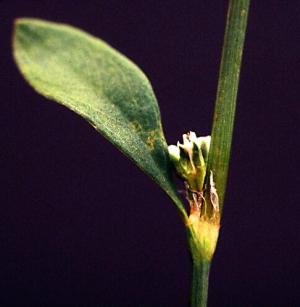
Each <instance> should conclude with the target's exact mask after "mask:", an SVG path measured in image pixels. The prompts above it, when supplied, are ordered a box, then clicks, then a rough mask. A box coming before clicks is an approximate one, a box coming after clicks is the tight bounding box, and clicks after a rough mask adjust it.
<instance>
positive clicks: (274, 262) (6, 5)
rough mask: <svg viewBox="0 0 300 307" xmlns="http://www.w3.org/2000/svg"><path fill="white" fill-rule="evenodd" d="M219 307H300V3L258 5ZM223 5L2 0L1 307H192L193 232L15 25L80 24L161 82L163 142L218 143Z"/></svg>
mask: <svg viewBox="0 0 300 307" xmlns="http://www.w3.org/2000/svg"><path fill="white" fill-rule="evenodd" d="M252 2H253V3H252V7H251V10H250V16H249V26H248V33H247V39H246V45H245V48H246V49H245V53H244V60H243V67H242V73H241V80H240V90H239V96H238V107H237V114H236V125H235V132H234V142H233V148H232V159H231V168H230V176H229V183H228V190H227V192H228V194H227V198H226V204H225V211H224V216H223V220H222V231H221V236H220V240H219V245H218V248H217V251H216V255H215V258H214V262H213V266H212V271H211V277H210V292H209V306H297V305H298V306H299V305H300V297H299V296H300V294H299V286H300V283H299V278H298V276H299V274H300V268H299V243H300V240H299V230H300V227H299V211H300V210H299V206H300V203H299V196H300V195H299V180H298V176H297V175H298V166H299V165H297V160H296V158H297V157H298V154H299V151H298V146H299V134H298V133H297V132H296V124H297V123H298V121H299V109H298V108H297V107H298V103H299V102H298V101H299V94H298V92H299V79H298V78H297V73H298V72H299V65H298V64H299V54H300V48H299V47H300V44H299V38H300V29H299V17H300V2H299V1H289V2H285V1H252ZM226 9H227V1H104V0H103V1H58V0H51V1H16V0H15V1H12V0H10V1H6V0H4V1H3V0H2V1H1V2H0V20H1V26H0V38H1V52H0V55H1V57H0V78H1V83H0V84H1V115H0V116H1V132H0V135H1V140H2V144H3V145H2V147H1V175H2V176H1V177H2V178H1V179H2V183H1V196H2V197H1V198H2V200H1V206H0V247H1V250H0V260H1V262H0V303H1V304H2V305H4V304H8V303H18V304H21V303H23V304H25V303H26V304H42V303H52V304H54V303H73V304H75V303H76V304H80V303H81V304H99V305H102V306H186V305H187V304H188V298H189V283H190V281H189V276H190V270H191V267H190V258H189V254H188V251H187V248H186V241H185V240H186V237H185V232H184V228H183V226H182V224H181V221H180V220H179V218H178V215H177V212H176V210H175V209H174V207H173V206H172V204H171V203H170V201H169V200H168V198H167V196H166V195H165V194H164V192H162V191H161V190H160V189H159V188H158V187H157V186H156V185H155V184H154V183H153V182H151V180H149V178H148V177H146V176H145V175H144V174H143V173H142V172H141V171H140V170H139V169H137V167H135V166H134V165H133V164H132V163H131V162H130V161H129V160H127V159H126V158H125V157H124V156H122V155H121V154H120V153H119V152H118V150H116V149H115V148H114V147H113V146H112V145H111V144H110V143H108V142H107V141H106V140H105V139H104V138H103V137H102V136H100V135H98V134H97V132H96V131H95V130H94V129H93V128H91V127H90V126H89V125H88V124H87V123H86V122H85V121H84V120H82V119H80V118H79V117H78V116H77V115H75V114H73V113H72V112H70V111H68V110H67V109H64V108H63V107H61V106H59V105H57V104H55V103H53V102H48V101H47V99H45V98H43V97H41V96H39V95H38V94H36V93H35V92H34V91H33V90H32V89H31V88H30V87H29V86H28V85H27V84H26V83H25V81H24V80H23V79H22V77H21V76H20V74H19V72H18V71H17V69H16V66H15V65H14V62H13V59H12V56H11V31H12V23H13V19H14V18H16V17H25V16H26V17H38V18H43V19H48V20H52V21H60V22H64V23H69V24H71V25H74V26H77V27H80V28H82V29H84V30H86V31H88V32H90V33H92V34H94V35H96V36H98V37H101V38H102V39H104V40H105V41H107V42H108V43H110V44H111V45H112V46H114V47H115V48H117V49H118V50H120V51H121V52H122V53H124V54H125V55H127V56H128V57H129V58H131V59H132V60H133V61H134V62H135V63H137V65H139V66H140V67H141V68H142V69H143V71H144V72H145V73H146V74H147V76H148V77H149V79H150V80H151V82H152V85H153V87H154V91H155V93H156V95H157V98H158V101H159V105H160V108H161V114H162V121H163V126H164V130H165V135H166V138H167V141H168V142H169V143H175V142H176V141H177V140H178V139H179V138H180V137H181V135H182V133H184V132H186V131H187V130H193V131H196V132H197V133H198V134H201V135H206V134H209V131H210V125H211V118H212V112H213V103H214V97H215V91H216V85H217V75H218V66H219V60H220V53H221V47H222V38H223V32H224V24H225V15H226Z"/></svg>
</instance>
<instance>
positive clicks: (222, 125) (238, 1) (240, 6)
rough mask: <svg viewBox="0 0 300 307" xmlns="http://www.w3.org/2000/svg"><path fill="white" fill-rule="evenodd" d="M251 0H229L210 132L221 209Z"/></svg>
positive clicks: (211, 167) (211, 161) (211, 162)
mask: <svg viewBox="0 0 300 307" xmlns="http://www.w3.org/2000/svg"><path fill="white" fill-rule="evenodd" d="M249 3H250V0H230V1H229V6H228V13H227V22H226V30H225V36H224V42H223V51H222V60H221V65H220V71H219V82H218V89H217V96H216V103H215V111H214V118H213V126H212V133H211V137H212V138H211V145H210V154H209V160H208V166H207V170H208V174H210V171H212V172H213V175H214V180H215V184H216V188H217V190H218V195H219V205H220V208H221V210H222V207H223V202H224V196H225V189H226V182H227V174H228V164H229V158H230V148H231V141H232V132H233V125H234V116H235V109H236V98H237V91H238V83H239V76H240V67H241V61H242V54H243V47H244V40H245V33H246V27H247V17H248V11H249Z"/></svg>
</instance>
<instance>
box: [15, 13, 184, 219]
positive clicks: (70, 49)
mask: <svg viewBox="0 0 300 307" xmlns="http://www.w3.org/2000/svg"><path fill="white" fill-rule="evenodd" d="M13 45H14V56H15V60H16V63H17V65H18V67H19V69H20V71H21V73H22V74H23V76H24V77H25V79H26V80H27V81H28V82H29V83H30V84H31V86H32V87H33V88H34V89H35V90H36V91H37V92H38V93H40V94H42V95H43V96H45V97H47V98H49V99H51V100H54V101H56V102H58V103H60V104H62V105H64V106H66V107H67V108H69V109H71V110H72V111H74V112H75V113H77V114H79V115H81V116H82V117H83V118H84V119H86V120H87V121H88V122H89V123H90V124H91V125H92V126H93V127H94V128H95V129H96V130H97V131H98V132H100V133H101V134H102V135H103V136H104V137H105V138H107V139H108V140H109V141H111V142H112V143H113V144H114V145H115V146H116V147H117V148H118V149H120V150H121V151H122V152H123V153H124V154H125V155H126V156H127V157H128V158H130V159H131V160H132V161H133V162H134V163H136V165H137V166H138V167H139V168H140V169H141V170H143V171H144V172H145V173H146V174H148V175H149V176H150V177H151V178H152V179H154V180H155V182H157V183H158V185H159V186H160V187H161V188H162V189H163V190H164V191H165V192H166V193H167V194H168V196H169V197H170V198H171V199H172V200H173V202H174V203H175V205H176V206H177V208H178V209H179V211H180V213H181V215H182V217H183V218H184V219H185V218H186V212H185V209H184V207H183V205H182V202H181V200H180V199H179V197H178V195H177V192H176V188H175V186H174V184H173V181H172V179H171V171H170V167H169V159H168V152H167V144H166V141H165V138H164V135H163V131H162V126H161V120H160V112H159V108H158V105H157V102H156V98H155V95H154V93H153V90H152V87H151V85H150V83H149V81H148V79H147V78H146V76H145V75H144V74H143V72H142V71H141V70H140V69H139V68H138V67H137V66H136V65H135V64H133V63H132V62H131V61H130V60H129V59H127V58H126V57H125V56H123V55H122V54H120V53H119V52H118V51H116V50H114V49H113V48H112V47H110V46H109V45H107V44H106V43H105V42H103V41H101V40H100V39H98V38H96V37H93V36H91V35H89V34H87V33H85V32H83V31H81V30H79V29H75V28H73V27H71V26H68V25H63V24H57V23H52V22H46V21H42V20H37V19H28V18H26V19H18V20H17V21H16V24H15V33H14V40H13ZM112 163H113V161H112Z"/></svg>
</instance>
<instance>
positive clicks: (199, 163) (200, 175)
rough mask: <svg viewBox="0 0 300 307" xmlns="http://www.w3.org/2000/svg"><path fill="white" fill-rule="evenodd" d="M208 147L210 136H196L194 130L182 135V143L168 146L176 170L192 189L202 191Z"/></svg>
mask: <svg viewBox="0 0 300 307" xmlns="http://www.w3.org/2000/svg"><path fill="white" fill-rule="evenodd" d="M209 147H210V136H206V137H197V136H196V133H195V132H192V131H191V132H188V133H187V134H184V135H183V144H180V143H179V142H177V146H175V145H170V146H169V147H168V150H169V156H170V159H171V161H172V163H173V164H174V167H175V169H176V172H177V174H178V176H179V177H181V178H182V179H183V180H184V181H185V182H186V183H187V185H188V188H189V189H190V190H193V191H197V192H202V190H203V188H204V187H203V185H204V180H205V176H206V165H207V159H208V153H209Z"/></svg>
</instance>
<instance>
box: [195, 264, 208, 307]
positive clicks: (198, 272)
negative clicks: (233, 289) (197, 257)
mask: <svg viewBox="0 0 300 307" xmlns="http://www.w3.org/2000/svg"><path fill="white" fill-rule="evenodd" d="M209 269H210V262H208V261H201V262H196V261H194V262H193V279H192V293H191V307H205V306H206V304H207V294H208V278H209Z"/></svg>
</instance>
